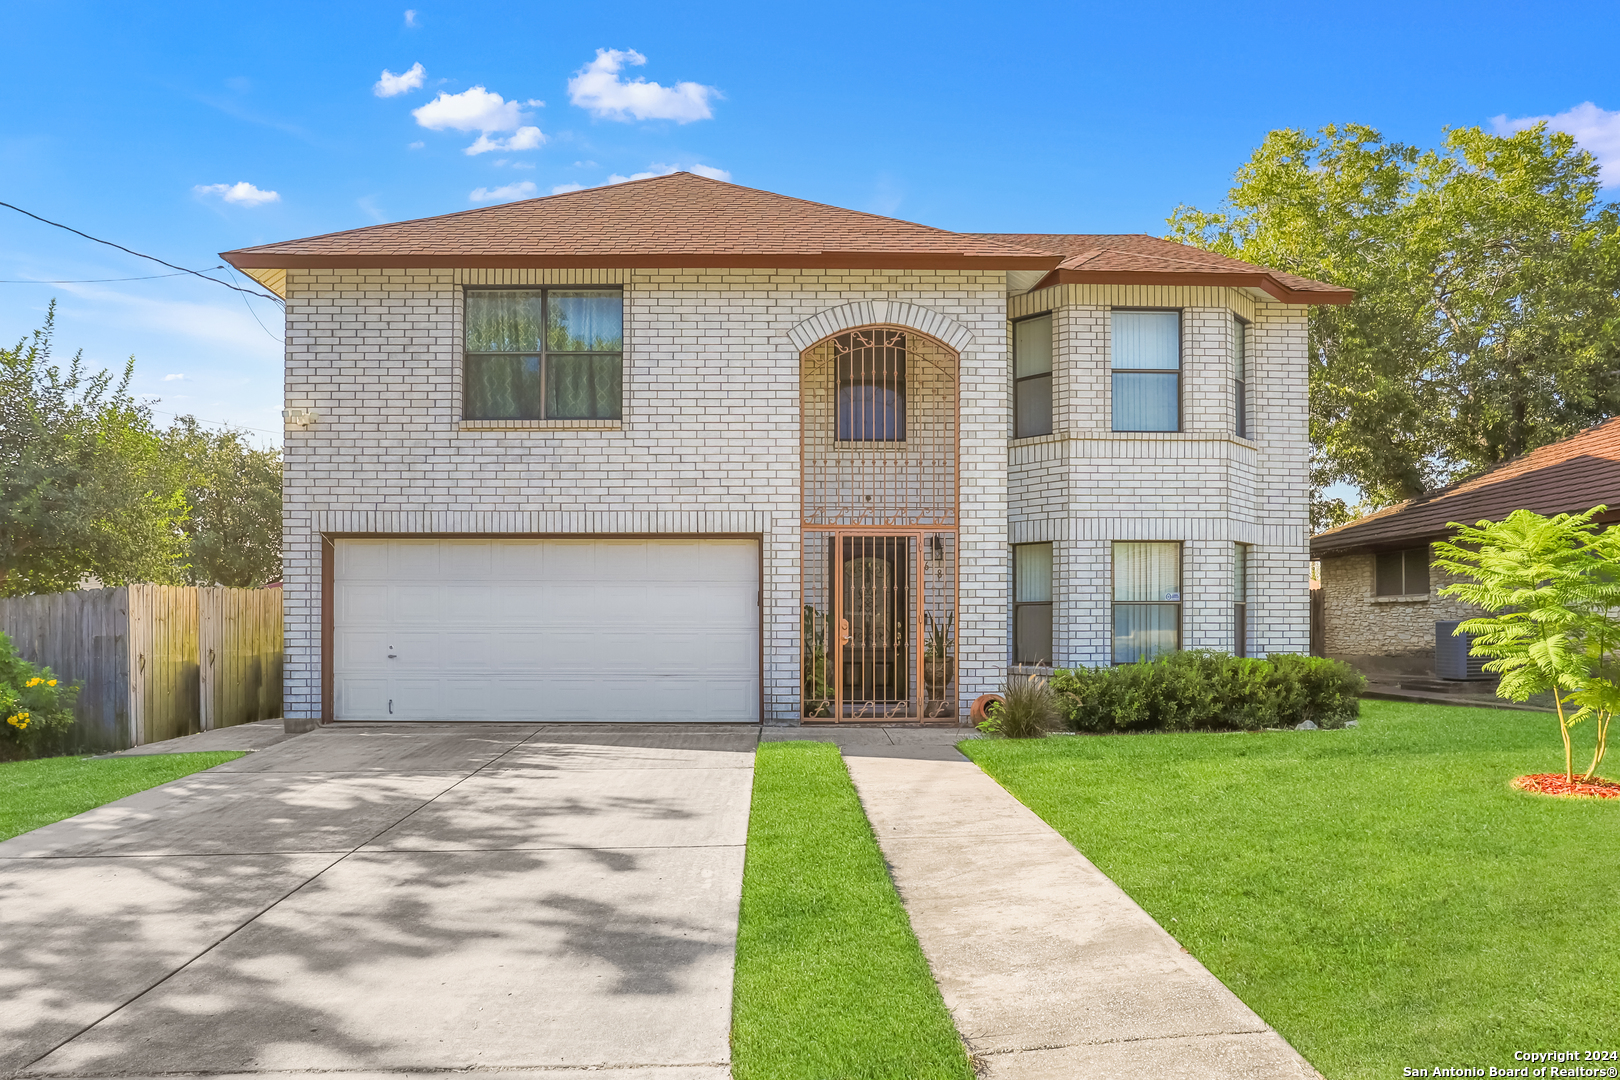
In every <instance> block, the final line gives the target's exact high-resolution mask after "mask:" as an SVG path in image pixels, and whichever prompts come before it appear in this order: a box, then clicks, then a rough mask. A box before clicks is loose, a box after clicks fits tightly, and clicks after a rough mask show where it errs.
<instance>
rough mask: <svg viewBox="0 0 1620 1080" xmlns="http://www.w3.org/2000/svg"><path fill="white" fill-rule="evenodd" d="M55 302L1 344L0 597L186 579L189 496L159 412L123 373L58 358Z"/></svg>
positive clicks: (130, 372)
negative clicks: (11, 344)
mask: <svg viewBox="0 0 1620 1080" xmlns="http://www.w3.org/2000/svg"><path fill="white" fill-rule="evenodd" d="M55 314H56V312H55V305H54V304H53V305H52V308H51V311H50V312H49V314H47V316H46V319H45V325H44V326H43V327H41V328H40V329H39V330H36V331H35V332H34V334H33V337H32V339H27V338H25V339H23V340H22V341H19V342H18V343H17V346H16V347H15V348H12V349H6V348H0V595H17V594H20V593H31V592H55V591H59V590H63V589H72V588H76V587H78V585H79V584H80V583H81V582H82V581H83V580H84V579H85V578H86V577H87V576H93V577H95V578H99V579H100V580H101V581H102V582H103V583H105V584H108V585H119V584H124V583H126V582H130V581H158V582H164V581H175V580H177V576H178V569H177V568H178V565H179V562H180V554H181V533H180V530H179V525H180V523H181V522H182V521H184V519H185V513H186V503H185V496H184V493H183V491H182V490H181V484H180V476H179V473H178V470H177V469H176V468H175V467H174V464H173V462H172V460H171V459H170V458H169V457H168V456H167V455H166V454H164V452H163V444H162V439H161V438H160V437H159V435H158V433H157V431H156V430H155V429H154V428H153V426H152V416H151V412H150V411H149V410H148V409H147V408H146V407H145V406H144V405H142V404H140V403H139V402H137V401H136V400H135V399H134V398H132V397H131V396H130V394H129V383H130V378H131V376H132V375H133V372H134V363H135V362H134V360H133V359H131V360H130V362H129V363H128V364H126V365H125V367H124V372H123V375H122V377H121V378H120V379H119V380H118V381H117V382H114V381H113V375H112V373H111V372H108V371H100V372H96V373H94V374H91V373H89V372H86V371H85V370H84V366H83V362H82V356H80V355H77V354H76V355H75V356H74V357H73V360H72V361H71V363H69V365H68V367H67V369H66V370H65V371H64V370H63V369H62V368H61V367H60V366H58V365H56V364H53V363H51V336H52V332H53V330H54V327H55Z"/></svg>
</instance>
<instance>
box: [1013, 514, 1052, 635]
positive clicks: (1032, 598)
mask: <svg viewBox="0 0 1620 1080" xmlns="http://www.w3.org/2000/svg"><path fill="white" fill-rule="evenodd" d="M1013 663H1015V664H1048V665H1050V664H1051V663H1052V545H1051V544H1014V545H1013Z"/></svg>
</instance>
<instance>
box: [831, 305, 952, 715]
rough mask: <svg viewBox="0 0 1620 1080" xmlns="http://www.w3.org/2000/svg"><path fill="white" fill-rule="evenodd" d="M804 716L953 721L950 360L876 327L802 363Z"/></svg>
mask: <svg viewBox="0 0 1620 1080" xmlns="http://www.w3.org/2000/svg"><path fill="white" fill-rule="evenodd" d="M800 388H801V398H800V400H801V407H802V410H803V417H802V419H803V424H802V426H801V431H802V433H803V434H802V439H803V446H802V464H803V472H802V474H801V475H802V476H803V478H804V481H803V483H804V546H803V555H802V562H801V567H802V573H803V609H802V610H803V627H802V632H803V636H802V663H803V667H802V671H803V704H804V708H803V715H804V717H805V718H806V719H822V720H877V719H913V720H925V719H943V718H947V717H954V716H955V715H956V712H957V701H956V581H957V573H956V569H957V568H956V562H957V559H956V550H957V548H956V544H957V538H956V507H957V434H956V433H957V357H956V354H955V353H954V352H952V351H951V350H950V349H947V348H945V347H944V346H942V345H940V344H939V343H938V342H936V341H934V340H932V339H931V338H927V337H924V336H923V335H920V334H916V333H914V332H912V331H908V330H900V329H893V328H888V327H877V328H869V329H864V330H856V331H851V332H850V333H847V334H842V335H839V336H837V337H834V338H829V339H828V340H826V341H823V342H821V343H819V344H817V345H815V346H812V347H811V348H810V349H807V350H806V351H805V352H804V354H803V358H802V368H801V387H800Z"/></svg>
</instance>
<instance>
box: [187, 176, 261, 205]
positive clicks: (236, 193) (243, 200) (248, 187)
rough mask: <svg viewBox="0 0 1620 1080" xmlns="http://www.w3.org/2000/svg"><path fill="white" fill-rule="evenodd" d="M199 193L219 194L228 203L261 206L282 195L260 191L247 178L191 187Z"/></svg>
mask: <svg viewBox="0 0 1620 1080" xmlns="http://www.w3.org/2000/svg"><path fill="white" fill-rule="evenodd" d="M191 190H192V191H193V192H195V193H196V194H198V195H218V196H219V197H220V198H221V199H224V200H225V201H226V202H228V203H236V204H237V205H238V206H260V205H263V204H264V203H273V202H280V201H281V196H280V195H279V194H277V193H276V192H274V191H260V190H259V189H258V188H256V187H254V186H253V185H252V184H250V183H248V182H247V181H246V180H242V181H240V182H238V183H235V184H198V185H197V186H196V187H194V188H192V189H191Z"/></svg>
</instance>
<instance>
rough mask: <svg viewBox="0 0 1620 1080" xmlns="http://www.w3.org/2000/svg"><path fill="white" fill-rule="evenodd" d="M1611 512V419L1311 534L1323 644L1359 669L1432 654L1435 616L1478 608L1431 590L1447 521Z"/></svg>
mask: <svg viewBox="0 0 1620 1080" xmlns="http://www.w3.org/2000/svg"><path fill="white" fill-rule="evenodd" d="M1598 505H1603V506H1612V507H1614V508H1615V510H1614V511H1611V512H1608V513H1605V514H1603V515H1600V517H1599V520H1600V521H1604V522H1612V521H1615V520H1620V419H1615V420H1608V421H1605V422H1604V423H1602V424H1598V425H1596V426H1595V427H1590V428H1587V429H1586V430H1585V431H1582V432H1580V433H1579V434H1576V435H1574V436H1571V437H1570V438H1568V439H1565V440H1564V441H1562V442H1557V443H1552V444H1550V445H1548V446H1543V447H1541V448H1540V449H1539V450H1533V451H1531V452H1530V453H1528V454H1524V455H1522V456H1520V457H1517V458H1514V459H1513V460H1511V461H1507V462H1504V463H1503V464H1501V465H1498V466H1496V467H1495V468H1492V469H1488V470H1486V471H1485V472H1482V473H1479V474H1478V475H1475V476H1471V477H1468V478H1467V479H1465V480H1461V481H1459V482H1458V483H1455V484H1452V485H1451V486H1450V487H1445V488H1441V489H1440V490H1438V491H1435V492H1433V493H1431V494H1428V495H1424V496H1422V497H1421V498H1417V499H1412V500H1409V501H1407V502H1403V503H1399V504H1397V505H1395V506H1391V507H1388V508H1386V509H1383V510H1380V511H1378V512H1377V513H1375V514H1369V515H1368V516H1366V517H1364V518H1360V519H1358V520H1356V521H1352V522H1349V523H1347V524H1344V525H1340V526H1339V527H1338V528H1335V529H1328V530H1327V531H1325V532H1321V533H1317V534H1316V536H1314V537H1312V538H1311V557H1312V558H1313V559H1320V560H1321V572H1320V579H1321V592H1322V595H1323V598H1322V601H1321V602H1322V604H1323V606H1324V612H1323V624H1324V625H1323V629H1324V637H1325V640H1324V642H1323V649H1322V651H1323V652H1325V653H1326V654H1327V655H1328V656H1333V657H1338V658H1339V659H1344V660H1349V661H1351V662H1352V663H1356V664H1358V665H1359V666H1362V667H1363V668H1368V669H1379V668H1390V667H1391V666H1392V664H1391V662H1396V663H1399V662H1405V669H1406V670H1408V671H1411V672H1412V673H1417V672H1419V671H1422V670H1426V668H1427V665H1428V662H1429V661H1431V660H1432V659H1433V657H1434V650H1435V629H1434V624H1435V623H1437V622H1451V621H1454V620H1458V619H1468V618H1472V617H1473V616H1474V615H1477V614H1479V611H1478V609H1476V608H1474V607H1472V606H1470V605H1467V604H1463V603H1460V602H1459V601H1456V600H1453V599H1451V598H1449V597H1442V596H1440V595H1439V590H1440V589H1441V588H1443V587H1444V586H1446V585H1447V584H1449V583H1451V582H1452V581H1453V580H1454V578H1452V577H1449V576H1447V575H1446V574H1444V573H1443V572H1442V571H1440V570H1439V569H1437V568H1435V567H1432V566H1431V565H1430V564H1431V561H1432V555H1433V552H1432V545H1433V544H1434V543H1435V542H1436V541H1439V540H1445V539H1448V538H1450V537H1451V535H1452V534H1453V530H1452V529H1451V527H1450V525H1451V523H1452V522H1461V523H1463V524H1468V525H1472V524H1474V523H1476V522H1478V521H1482V520H1490V521H1500V520H1501V519H1502V518H1504V517H1506V516H1507V515H1508V514H1510V513H1512V512H1513V511H1514V510H1520V509H1525V510H1534V511H1535V512H1536V513H1538V514H1548V515H1551V514H1563V513H1570V514H1576V513H1583V512H1585V511H1587V510H1590V509H1591V508H1592V507H1594V506H1598Z"/></svg>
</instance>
